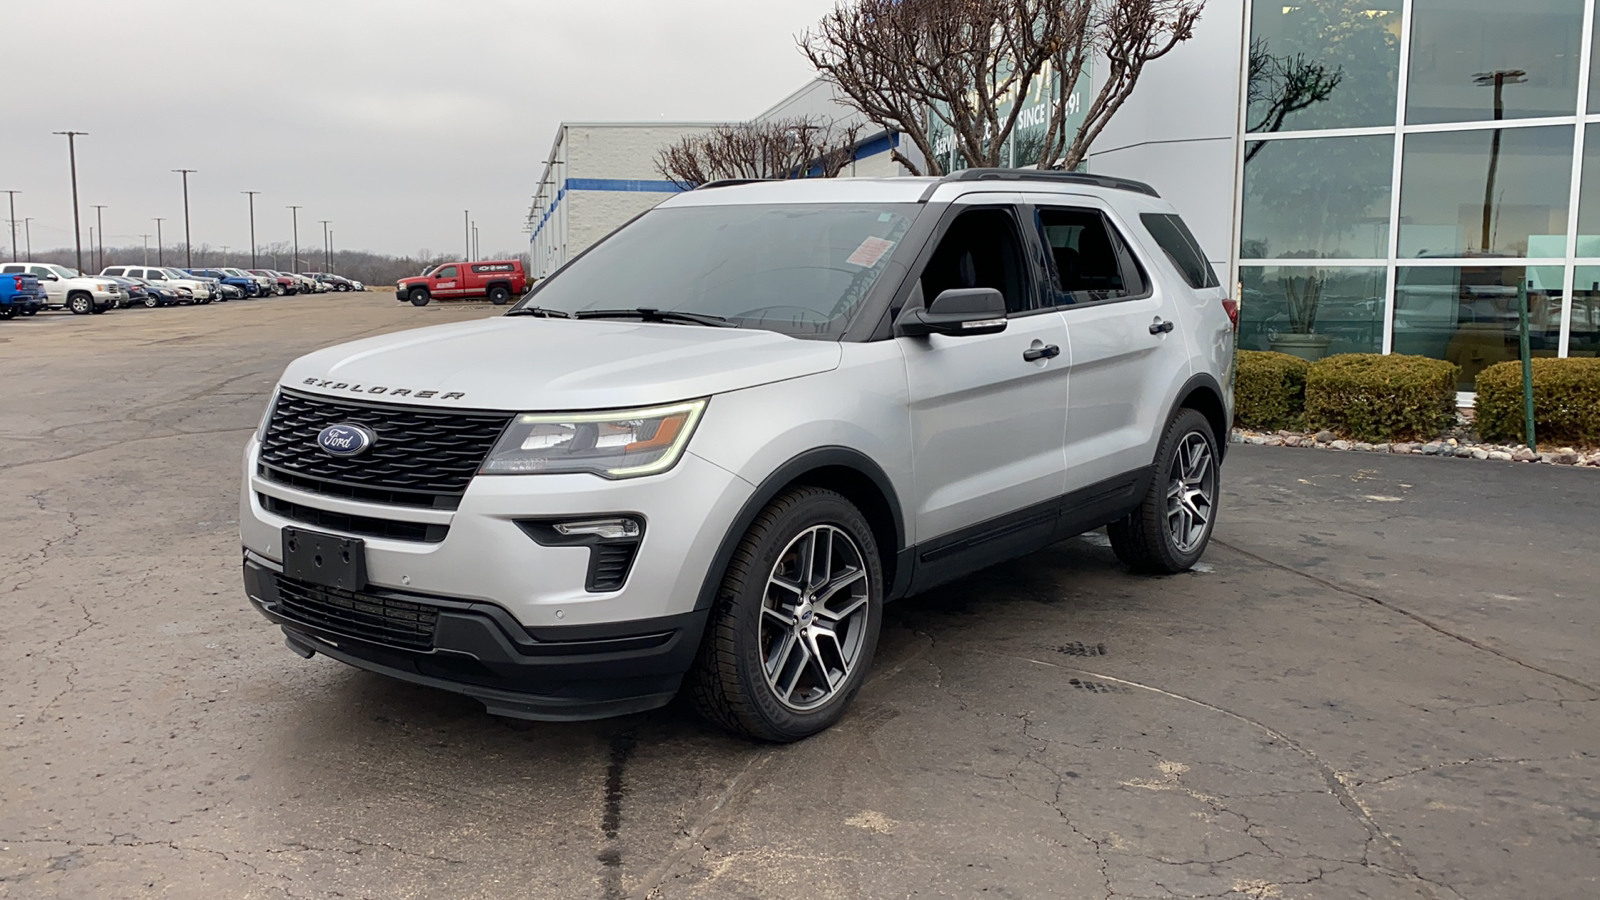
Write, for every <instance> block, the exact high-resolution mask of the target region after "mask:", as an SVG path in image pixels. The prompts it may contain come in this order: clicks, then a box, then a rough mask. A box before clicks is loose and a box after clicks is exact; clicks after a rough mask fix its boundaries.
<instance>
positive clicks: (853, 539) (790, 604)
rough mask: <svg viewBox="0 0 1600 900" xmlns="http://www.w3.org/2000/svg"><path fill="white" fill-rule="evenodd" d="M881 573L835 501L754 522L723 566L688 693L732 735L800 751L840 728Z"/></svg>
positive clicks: (864, 660)
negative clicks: (799, 746) (804, 742)
mask: <svg viewBox="0 0 1600 900" xmlns="http://www.w3.org/2000/svg"><path fill="white" fill-rule="evenodd" d="M882 614H883V567H882V565H881V563H880V561H879V557H878V546H877V543H876V542H875V541H874V540H873V535H872V529H871V528H870V527H869V526H868V525H867V521H866V519H865V518H864V517H863V516H862V515H861V512H860V511H859V510H857V509H856V507H855V506H854V505H852V504H851V503H850V501H849V500H846V499H845V498H844V497H843V496H841V495H839V494H836V493H834V492H833V491H828V490H823V489H821V488H809V487H808V488H799V489H796V490H793V491H790V492H788V493H786V494H783V495H782V496H780V497H778V498H777V499H776V500H774V501H772V503H771V504H769V505H768V506H767V508H766V509H764V510H762V511H761V514H760V515H759V516H757V517H756V521H755V524H753V525H752V526H751V527H750V530H749V531H748V532H746V534H745V536H744V539H743V540H742V541H740V542H739V546H738V549H737V550H735V551H734V554H733V559H732V560H731V561H730V562H729V564H728V571H727V573H726V574H725V575H724V577H723V582H722V585H721V587H720V589H719V590H718V591H717V602H716V605H715V607H714V608H713V609H712V618H711V622H710V624H709V626H708V628H707V632H706V635H705V638H704V640H703V641H702V642H701V645H700V655H699V658H698V659H697V660H696V662H695V668H694V670H693V671H692V672H691V673H690V675H689V679H688V684H689V691H690V697H691V699H692V701H693V703H694V706H695V708H696V709H697V710H698V711H699V712H700V714H701V715H703V716H705V717H706V718H707V719H709V720H710V721H712V722H714V723H716V724H718V725H721V726H722V727H724V728H727V729H728V730H730V731H733V732H736V733H739V734H743V735H747V736H750V737H754V738H759V739H761V740H767V741H780V742H788V741H797V740H800V739H802V738H806V737H810V736H811V735H813V734H816V733H817V732H819V731H822V730H824V729H826V728H827V727H829V726H830V725H832V724H833V723H835V722H837V721H838V720H839V718H840V717H841V716H843V715H844V711H845V709H846V708H847V707H848V706H849V705H850V701H851V700H852V699H853V698H854V697H855V695H856V692H857V691H858V690H860V689H861V685H862V682H864V681H865V680H866V676H867V670H868V669H870V668H871V667H872V656H873V653H874V652H875V651H876V649H877V645H878V631H879V629H880V627H881V625H882Z"/></svg>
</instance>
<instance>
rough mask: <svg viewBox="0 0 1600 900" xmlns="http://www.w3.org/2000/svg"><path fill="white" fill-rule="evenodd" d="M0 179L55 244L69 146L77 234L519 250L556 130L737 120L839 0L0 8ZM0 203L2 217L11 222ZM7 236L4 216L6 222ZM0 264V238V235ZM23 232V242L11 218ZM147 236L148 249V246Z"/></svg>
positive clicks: (131, 3) (65, 195)
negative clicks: (469, 226) (189, 234)
mask: <svg viewBox="0 0 1600 900" xmlns="http://www.w3.org/2000/svg"><path fill="white" fill-rule="evenodd" d="M5 6H6V15H5V19H4V27H3V30H4V32H5V34H6V40H5V60H6V72H7V77H6V81H7V84H8V86H9V90H7V92H6V94H7V100H6V101H5V103H4V104H3V108H0V190H3V189H8V188H15V189H17V190H20V191H21V192H22V193H20V194H18V195H17V198H16V202H17V207H16V209H17V212H16V215H17V218H19V219H21V218H22V217H24V216H31V217H33V223H32V230H33V246H34V248H35V249H36V250H37V249H43V248H48V247H63V246H71V244H72V198H71V187H70V182H69V179H68V167H67V139H66V138H64V137H56V136H53V135H52V134H51V132H53V131H63V130H67V129H75V130H79V131H87V132H89V135H88V136H87V137H80V138H78V189H79V199H80V202H81V204H82V206H81V208H82V212H83V227H84V229H85V233H87V229H88V228H89V226H91V225H93V224H94V213H95V211H94V210H93V209H92V208H90V204H95V203H100V204H105V205H106V209H105V210H104V217H105V230H106V233H107V238H106V245H107V246H117V245H121V246H127V245H135V246H136V245H138V244H139V243H140V237H139V235H140V234H142V233H146V232H150V233H153V232H154V231H155V223H154V222H153V221H152V217H154V216H164V217H166V220H167V221H166V222H165V223H164V224H163V226H162V228H163V231H164V233H165V237H166V242H167V244H168V246H174V245H178V244H181V242H182V240H183V196H182V185H181V181H180V178H179V176H178V175H176V174H173V173H172V172H171V171H170V170H172V169H175V168H180V167H182V168H191V169H197V170H199V171H198V173H197V174H194V175H191V176H189V204H190V214H191V216H192V224H193V240H194V243H195V244H196V245H198V244H200V243H203V242H204V243H210V244H211V245H213V246H214V247H220V246H223V245H226V246H229V247H232V248H235V249H236V250H239V251H245V250H247V249H248V247H249V243H250V238H249V214H248V207H247V199H246V197H245V196H244V195H243V194H241V193H240V191H244V190H259V191H261V192H262V193H261V195H260V196H258V197H256V240H257V243H260V244H268V243H272V242H274V241H288V240H289V239H290V211H289V210H288V209H286V208H285V207H286V205H288V204H299V205H301V206H303V207H304V208H303V209H301V210H300V212H299V217H300V244H301V247H302V256H307V255H309V254H307V253H306V252H305V251H304V248H305V247H307V246H310V247H312V248H316V249H320V248H321V246H322V226H321V225H320V224H318V220H321V219H330V220H332V222H333V224H332V226H331V227H332V229H333V231H334V243H335V245H336V246H337V247H343V248H349V249H368V250H377V251H381V252H389V253H411V252H416V251H418V250H420V249H423V248H428V249H431V250H434V251H445V252H453V251H456V250H458V249H461V248H462V245H463V238H462V225H461V219H462V215H461V211H462V210H463V209H470V210H471V211H472V216H473V218H474V219H475V220H476V221H477V223H478V229H479V233H480V243H481V246H482V249H483V251H484V252H485V253H491V252H497V251H502V250H505V251H519V250H523V249H526V244H527V237H526V235H524V234H523V233H522V224H523V220H524V217H525V216H526V214H527V210H528V204H529V200H530V198H531V196H532V194H533V192H534V187H535V185H536V184H537V182H538V180H539V171H540V166H541V163H542V162H543V160H544V157H545V155H546V154H547V153H548V152H549V149H550V144H551V142H552V140H553V139H554V137H555V128H556V125H557V124H558V123H559V122H561V121H563V120H570V121H595V120H602V121H605V120H630V121H631V120H663V119H664V120H674V119H677V120H711V119H738V118H749V117H751V116H753V115H755V114H756V113H759V112H761V111H762V110H764V109H766V108H767V107H768V106H771V105H772V104H773V103H775V102H777V101H778V100H780V99H782V98H783V97H784V96H785V95H787V94H789V93H790V92H792V91H794V90H795V89H797V88H799V87H800V86H802V85H803V84H805V83H806V81H808V80H809V79H810V78H811V70H810V67H809V66H808V65H807V64H806V62H805V60H804V59H803V58H802V57H801V55H800V53H799V51H798V50H797V49H796V48H795V36H796V35H797V34H798V33H799V32H800V31H802V30H803V29H805V28H806V27H808V26H810V25H811V24H813V23H815V22H816V21H817V20H818V19H819V18H820V17H821V16H822V15H823V14H824V13H825V12H826V11H827V10H828V9H830V8H831V7H832V6H833V0H564V2H551V0H359V2H358V0H271V2H267V3H260V2H241V0H48V2H43V0H35V2H24V0H10V2H7V3H6V4H5ZM4 201H5V197H4V195H3V194H0V217H9V213H8V212H7V211H6V210H5V208H4V206H3V203H4ZM19 228H20V226H19ZM0 235H3V236H0V241H3V242H4V247H5V251H4V254H5V256H6V258H10V238H9V234H8V233H5V232H0ZM18 240H19V243H21V237H20V232H19V238H18ZM152 243H153V239H152Z"/></svg>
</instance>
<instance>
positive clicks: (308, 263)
mask: <svg viewBox="0 0 1600 900" xmlns="http://www.w3.org/2000/svg"><path fill="white" fill-rule="evenodd" d="M4 249H5V250H9V249H10V248H9V247H7V248H4ZM191 255H192V257H193V259H194V268H197V269H201V268H212V267H216V266H236V267H238V268H242V269H248V268H251V266H250V254H249V253H248V252H243V251H240V250H238V249H237V248H233V247H230V248H228V250H227V251H226V252H224V251H223V250H222V248H220V247H213V246H212V245H210V244H196V245H194V251H193V253H192V254H191ZM292 255H293V247H292V246H291V245H290V244H288V243H278V244H264V245H262V246H261V247H260V248H258V249H257V250H256V266H255V267H256V268H262V269H277V270H279V271H288V270H290V269H293V270H294V271H297V272H323V271H330V272H332V273H334V274H335V275H343V276H344V277H346V278H349V279H352V280H355V281H360V282H362V283H363V284H365V285H367V287H369V288H379V289H381V288H383V287H385V286H390V287H392V286H393V285H394V283H395V282H396V281H397V280H399V279H401V278H404V277H406V276H407V275H415V274H417V273H418V272H421V271H422V269H423V268H424V267H425V266H430V265H434V264H436V263H442V262H453V261H458V260H460V258H461V255H460V254H459V253H436V252H434V251H432V250H428V249H426V248H424V249H422V250H418V251H417V252H416V253H414V254H408V255H406V256H392V255H389V254H386V253H372V252H369V251H366V250H335V251H334V252H333V255H332V257H330V258H329V259H328V260H327V262H326V263H324V260H323V258H322V251H321V250H320V249H319V248H315V247H312V248H307V247H305V246H302V247H301V248H300V259H299V264H298V265H292V264H291V263H290V261H289V257H290V256H292ZM7 258H9V256H7ZM484 258H485V259H521V260H522V263H523V265H524V266H527V264H528V254H527V253H526V252H523V253H505V254H498V255H493V256H485V257H484ZM33 260H34V261H35V262H49V263H56V264H57V265H63V266H73V267H76V266H77V255H76V251H74V250H73V248H71V247H65V248H61V249H57V250H42V251H41V250H35V251H34V253H33ZM140 263H143V264H148V265H156V264H158V263H161V264H165V265H168V266H183V264H184V259H183V246H182V245H181V244H180V245H177V246H172V245H170V244H169V245H168V246H167V247H166V248H165V250H164V251H157V250H156V248H155V247H151V248H149V250H148V251H146V249H145V248H144V247H142V246H133V247H107V248H105V262H104V263H103V264H102V263H101V262H100V257H99V253H98V252H96V251H91V249H90V248H89V247H87V246H86V247H84V248H83V269H84V271H85V272H88V273H89V274H94V273H96V272H99V271H100V269H101V268H102V265H105V266H116V265H133V264H140Z"/></svg>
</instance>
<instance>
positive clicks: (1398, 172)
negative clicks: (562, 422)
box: [529, 0, 1600, 391]
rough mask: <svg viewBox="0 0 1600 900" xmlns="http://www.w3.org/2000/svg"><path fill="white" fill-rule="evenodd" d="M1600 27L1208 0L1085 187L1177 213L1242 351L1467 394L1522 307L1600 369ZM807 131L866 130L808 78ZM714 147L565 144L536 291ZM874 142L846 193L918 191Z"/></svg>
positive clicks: (1407, 9)
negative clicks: (1367, 356)
mask: <svg viewBox="0 0 1600 900" xmlns="http://www.w3.org/2000/svg"><path fill="white" fill-rule="evenodd" d="M1291 3H1293V4H1294V5H1290V4H1291ZM1595 26H1596V22H1595V0H1517V2H1504V0H1298V2H1295V0H1270V2H1269V0H1210V2H1208V3H1207V4H1206V7H1205V12H1204V15H1203V17H1202V19H1201V22H1200V24H1199V25H1198V26H1197V28H1196V32H1195V35H1194V38H1193V39H1192V40H1190V41H1188V42H1186V43H1184V44H1182V45H1180V46H1179V47H1178V48H1177V49H1176V50H1175V51H1174V52H1173V53H1171V54H1170V55H1169V56H1167V57H1165V58H1162V59H1160V60H1157V61H1156V62H1154V63H1152V64H1150V65H1149V66H1148V67H1147V68H1146V69H1145V72H1144V74H1143V77H1142V79H1141V81H1140V83H1139V87H1138V89H1137V91H1136V92H1135V93H1134V95H1133V97H1132V98H1131V99H1130V101H1129V102H1128V103H1127V104H1126V105H1125V106H1124V107H1123V109H1122V110H1121V111H1120V112H1118V114H1117V116H1116V117H1115V118H1114V119H1113V120H1112V122H1111V123H1110V125H1109V126H1108V127H1107V128H1106V129H1105V131H1104V132H1103V133H1102V134H1101V135H1100V137H1099V138H1098V139H1097V141H1096V143H1095V145H1094V146H1093V147H1092V148H1091V151H1090V155H1089V159H1088V162H1087V168H1088V170H1089V171H1091V172H1099V173H1104V174H1112V175H1120V176H1125V177H1129V178H1135V179H1138V180H1141V181H1145V182H1148V183H1150V184H1151V185H1152V186H1154V187H1155V188H1156V190H1157V191H1159V192H1160V194H1161V195H1162V196H1163V197H1164V198H1166V199H1167V200H1169V201H1171V202H1172V203H1173V205H1174V206H1176V207H1177V209H1178V211H1179V212H1180V213H1182V215H1183V216H1184V218H1185V219H1186V220H1187V221H1188V222H1189V224H1190V226H1191V228H1192V230H1193V231H1194V232H1195V234H1196V236H1197V237H1198V239H1199V240H1200V242H1201V244H1202V246H1203V247H1204V248H1205V250H1206V253H1207V255H1208V256H1209V257H1210V259H1211V261H1212V264H1213V265H1214V266H1215V267H1216V268H1217V271H1218V273H1219V275H1222V276H1223V277H1224V278H1225V280H1226V281H1227V282H1228V283H1231V284H1234V285H1235V286H1236V288H1237V290H1238V296H1239V297H1240V300H1241V304H1240V306H1241V311H1240V316H1241V321H1240V343H1241V345H1242V346H1244V347H1247V348H1252V349H1263V350H1265V349H1286V350H1294V351H1296V352H1300V353H1302V355H1304V354H1307V353H1309V354H1310V355H1313V356H1315V355H1319V354H1323V353H1340V352H1356V351H1361V352H1385V353H1388V352H1394V353H1409V354H1418V355H1424V356H1430V357H1434V358H1438V359H1447V360H1450V361H1452V362H1455V363H1456V364H1458V365H1459V366H1461V369H1462V376H1461V383H1460V388H1461V390H1463V391H1470V390H1471V389H1472V380H1473V378H1474V376H1475V375H1476V374H1477V372H1479V371H1481V370H1482V369H1483V368H1484V367H1485V366H1487V365H1490V364H1493V363H1495V362H1500V361H1502V360H1506V359H1514V358H1516V357H1517V354H1518V349H1517V347H1518V336H1517V331H1518V307H1519V304H1520V302H1521V300H1520V295H1521V294H1522V293H1523V292H1525V293H1526V296H1527V303H1528V306H1529V313H1530V328H1531V330H1532V335H1531V344H1532V348H1533V353H1534V355H1535V356H1594V355H1596V351H1597V350H1600V131H1597V130H1596V129H1597V128H1600V92H1597V90H1596V87H1595V84H1594V82H1595V69H1596V62H1597V61H1596V60H1595V58H1594V43H1595V40H1594V33H1595ZM1089 77H1090V78H1091V79H1092V78H1093V74H1092V73H1091V75H1090V76H1089ZM1085 87H1086V88H1092V86H1085ZM1086 93H1087V91H1086ZM798 115H806V116H812V117H821V118H826V119H832V120H836V121H837V120H847V119H849V118H850V116H851V115H852V113H851V111H850V110H849V109H848V108H846V107H845V106H844V105H843V104H841V103H840V102H839V100H838V98H837V97H836V96H835V95H834V93H833V89H832V88H831V86H829V85H827V84H824V83H821V82H814V83H812V84H810V85H807V86H806V87H805V88H803V89H802V90H800V91H798V92H797V93H796V94H794V95H792V96H791V97H788V98H785V99H784V100H783V101H781V102H779V103H778V104H776V105H775V106H774V107H773V108H772V109H770V110H767V111H766V112H764V113H762V114H761V115H760V116H758V117H757V118H758V119H784V118H793V117H795V116H798ZM704 127H706V125H705V123H689V124H673V125H663V124H659V123H646V124H641V125H625V124H617V125H578V124H570V125H563V126H561V128H560V130H559V132H558V134H557V137H556V141H555V145H554V147H553V148H552V151H551V154H550V156H549V158H548V159H547V160H546V164H545V167H544V174H543V176H542V179H541V183H540V186H539V195H538V196H537V197H536V198H535V200H534V204H533V207H532V209H531V210H530V221H529V224H530V227H531V230H532V234H533V237H532V250H533V266H534V270H535V273H536V274H538V275H544V274H548V273H549V272H550V271H553V270H554V269H555V268H556V267H559V265H560V264H561V263H563V262H565V260H567V259H569V258H571V256H573V255H575V254H576V253H577V252H579V251H581V250H582V249H583V247H585V246H588V244H589V243H592V242H593V241H594V240H596V239H598V238H599V237H601V236H603V235H604V234H605V233H607V232H608V231H609V230H611V229H612V228H615V227H616V226H617V225H620V224H621V223H622V222H624V221H626V220H627V219H628V218H629V217H631V216H632V215H634V214H636V213H638V212H640V211H642V210H645V209H648V208H649V207H650V206H653V205H654V204H655V203H658V202H660V201H661V200H662V199H664V198H665V197H667V196H669V195H670V193H671V192H673V191H676V190H677V188H676V187H675V186H674V185H672V184H671V182H668V181H666V180H664V179H663V178H662V176H661V175H660V173H659V172H657V171H656V170H655V166H654V159H655V153H656V152H657V150H658V149H659V148H660V147H662V146H664V145H665V144H667V143H670V142H671V141H673V140H675V139H677V138H678V137H680V136H682V135H683V134H686V133H690V132H693V131H695V130H697V129H703V128H704ZM870 132H871V129H870V128H868V129H864V130H863V132H862V140H861V143H860V144H859V145H858V146H857V149H856V161H855V163H854V165H853V166H852V167H851V169H848V170H847V171H846V172H845V173H844V174H846V175H852V174H854V175H876V176H890V175H897V174H904V171H903V169H902V167H901V166H899V165H898V164H896V163H895V162H893V161H892V159H891V158H890V154H889V152H888V151H889V149H890V147H891V146H892V145H893V144H894V143H895V142H896V141H898V137H897V136H896V135H893V134H886V133H883V132H881V131H879V132H876V133H870ZM902 146H903V147H908V146H909V142H907V144H905V145H902Z"/></svg>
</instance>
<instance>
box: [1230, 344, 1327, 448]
mask: <svg viewBox="0 0 1600 900" xmlns="http://www.w3.org/2000/svg"><path fill="white" fill-rule="evenodd" d="M1310 368H1311V363H1309V362H1307V361H1306V360H1303V359H1301V358H1300V357H1298V356H1290V355H1289V354H1287V353H1272V352H1269V351H1263V350H1240V351H1239V357H1238V367H1237V368H1236V369H1235V370H1234V376H1233V418H1234V421H1235V422H1236V423H1237V424H1238V425H1239V426H1240V427H1242V428H1252V429H1256V430H1258V431H1277V430H1278V429H1280V428H1300V427H1301V426H1302V425H1303V424H1304V422H1305V414H1306V370H1308V369H1310Z"/></svg>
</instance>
